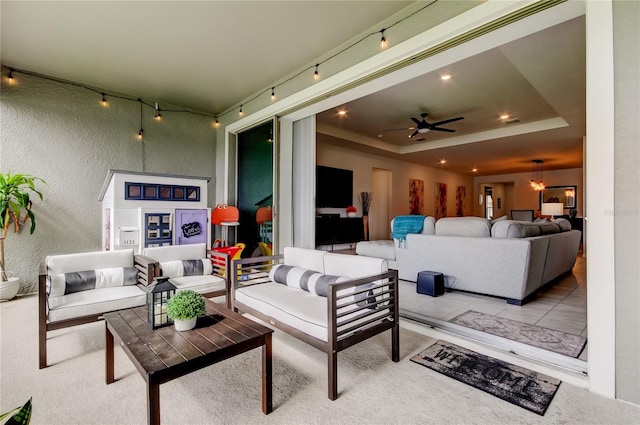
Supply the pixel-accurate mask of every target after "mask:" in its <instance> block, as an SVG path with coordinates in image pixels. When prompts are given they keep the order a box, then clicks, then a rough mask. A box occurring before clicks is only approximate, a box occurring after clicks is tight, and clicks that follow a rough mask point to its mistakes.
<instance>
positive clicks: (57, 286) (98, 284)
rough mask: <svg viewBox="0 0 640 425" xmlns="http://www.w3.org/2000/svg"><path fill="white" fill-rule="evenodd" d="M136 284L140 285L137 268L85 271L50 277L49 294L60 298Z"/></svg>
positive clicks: (48, 282)
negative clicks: (93, 290) (76, 293)
mask: <svg viewBox="0 0 640 425" xmlns="http://www.w3.org/2000/svg"><path fill="white" fill-rule="evenodd" d="M136 283H138V270H137V269H136V268H135V267H115V268H107V269H96V270H83V271H77V272H71V273H60V274H56V275H51V276H49V279H48V281H47V284H48V285H47V286H48V287H47V293H48V295H49V296H50V297H59V296H62V295H68V294H73V293H75V292H81V291H89V290H92V289H100V288H109V287H113V286H126V285H135V284H136Z"/></svg>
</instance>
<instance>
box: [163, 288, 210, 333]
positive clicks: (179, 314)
mask: <svg viewBox="0 0 640 425" xmlns="http://www.w3.org/2000/svg"><path fill="white" fill-rule="evenodd" d="M204 311H205V304H204V297H203V296H202V295H200V294H199V293H197V292H195V291H192V290H191V289H185V290H183V291H180V292H178V293H176V294H175V295H174V296H172V297H171V298H169V301H167V315H168V316H169V317H170V318H171V319H173V323H174V325H175V327H176V330H177V331H188V330H189V329H193V328H194V327H195V326H196V320H197V319H198V316H201V315H203V314H204Z"/></svg>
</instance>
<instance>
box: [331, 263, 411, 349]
mask: <svg viewBox="0 0 640 425" xmlns="http://www.w3.org/2000/svg"><path fill="white" fill-rule="evenodd" d="M355 295H358V296H359V298H360V299H359V300H357V301H356V300H355V299H354V298H355ZM363 301H366V302H365V303H363ZM358 304H362V305H358ZM327 314H328V316H327V326H328V329H327V331H328V338H329V341H330V342H332V343H333V344H336V345H337V344H338V343H339V341H340V340H341V339H344V338H348V337H349V336H351V335H354V334H356V333H359V332H363V331H366V330H368V329H369V328H371V327H373V326H375V325H376V324H379V323H381V322H383V321H385V320H388V321H390V322H392V323H395V324H397V323H398V321H399V308H398V271H397V270H389V271H387V272H384V273H380V274H376V275H371V276H366V277H362V278H358V279H352V280H348V281H346V282H339V283H335V284H332V285H329V287H328V288H327ZM363 334H365V332H363Z"/></svg>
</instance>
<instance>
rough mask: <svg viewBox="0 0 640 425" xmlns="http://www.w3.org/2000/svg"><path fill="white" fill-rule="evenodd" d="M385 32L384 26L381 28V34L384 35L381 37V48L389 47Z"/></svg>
mask: <svg viewBox="0 0 640 425" xmlns="http://www.w3.org/2000/svg"><path fill="white" fill-rule="evenodd" d="M384 32H385V29H384V28H383V29H382V30H380V35H381V36H382V37H381V38H380V48H382V49H384V48H386V47H387V39H386V38H384Z"/></svg>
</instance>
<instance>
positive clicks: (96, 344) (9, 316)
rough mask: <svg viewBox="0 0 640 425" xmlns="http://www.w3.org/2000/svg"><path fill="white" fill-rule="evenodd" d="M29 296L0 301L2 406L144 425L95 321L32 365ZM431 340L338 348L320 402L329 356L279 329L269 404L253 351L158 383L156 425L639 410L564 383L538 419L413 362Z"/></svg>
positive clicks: (573, 415) (63, 334) (481, 420)
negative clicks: (333, 388)
mask: <svg viewBox="0 0 640 425" xmlns="http://www.w3.org/2000/svg"><path fill="white" fill-rule="evenodd" d="M37 316H38V315H37V297H35V296H25V297H20V298H18V299H16V300H14V301H10V302H7V303H0V411H6V410H9V409H10V408H13V407H16V406H19V405H22V404H23V403H24V402H25V401H26V400H27V399H28V398H29V397H33V416H32V421H31V424H33V425H37V424H56V425H57V424H144V423H146V394H145V385H144V381H143V379H142V378H141V377H140V375H139V374H138V372H137V371H136V370H135V368H134V366H133V364H132V363H131V362H130V361H129V359H128V358H127V356H126V355H125V354H124V352H123V351H122V349H121V348H119V347H116V351H115V375H116V382H114V383H113V384H110V385H106V384H105V377H104V374H105V370H104V369H105V368H104V364H105V363H104V362H105V360H104V323H103V322H96V323H90V324H86V325H81V326H75V327H72V328H67V329H62V330H59V331H55V332H50V336H49V340H48V348H49V364H50V366H49V367H47V368H45V369H42V370H39V369H38V347H37V340H38V338H37V336H38V326H37ZM435 341H436V340H435V339H433V338H430V337H428V336H426V335H424V334H421V333H419V332H416V331H414V330H410V329H408V328H406V327H401V332H400V362H399V363H393V362H392V361H391V360H390V354H391V337H390V334H389V333H385V334H383V335H379V336H377V337H374V338H372V339H370V340H367V341H365V342H362V343H360V344H358V345H357V346H355V347H351V348H350V349H348V350H346V351H343V352H341V353H340V354H339V355H338V389H339V398H338V399H337V400H335V401H329V400H328V399H327V376H326V375H327V372H326V371H327V369H326V356H325V355H324V354H323V353H321V352H320V351H318V350H316V349H314V348H312V347H310V346H308V345H306V344H304V343H302V342H300V341H298V340H296V339H295V338H293V337H290V336H288V335H287V334H285V333H283V332H281V331H276V332H275V334H274V342H273V380H274V387H273V404H274V411H273V413H271V414H270V415H267V416H265V415H264V414H262V412H261V409H260V400H261V387H260V386H261V385H260V373H261V351H260V350H259V349H256V350H252V351H250V352H248V353H245V354H243V355H240V356H236V357H234V358H232V359H229V360H226V361H224V362H221V363H218V364H216V365H213V366H210V367H207V368H204V369H201V370H199V371H197V372H194V373H192V374H190V375H187V376H185V377H182V378H179V379H176V380H174V381H171V382H169V383H166V384H163V385H161V386H160V400H161V401H160V405H161V415H162V423H164V424H181V425H184V424H327V423H331V424H424V423H433V424H514V423H517V424H558V423H563V424H602V423H607V424H635V423H640V408H638V406H632V405H629V404H627V403H623V402H617V401H615V400H610V399H606V398H604V397H601V396H598V395H596V394H593V393H590V392H589V391H587V390H585V389H582V388H578V387H575V386H572V385H567V384H566V383H563V384H562V385H561V386H560V388H559V390H558V392H557V393H556V395H555V397H554V399H553V401H552V402H551V405H550V406H549V408H548V410H547V412H546V414H545V415H544V416H539V415H537V414H535V413H532V412H529V411H527V410H524V409H522V408H520V407H518V406H515V405H512V404H510V403H507V402H505V401H503V400H500V399H498V398H496V397H494V396H492V395H490V394H487V393H485V392H482V391H480V390H477V389H475V388H472V387H470V386H468V385H465V384H463V383H461V382H458V381H456V380H454V379H451V378H448V377H446V376H444V375H442V374H440V373H438V372H435V371H432V370H429V369H426V368H423V367H422V366H420V365H417V364H415V363H414V362H412V361H411V360H410V359H411V357H413V356H415V355H416V354H418V353H420V352H421V351H422V350H424V348H425V347H427V346H429V345H431V344H433V343H434V342H435Z"/></svg>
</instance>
